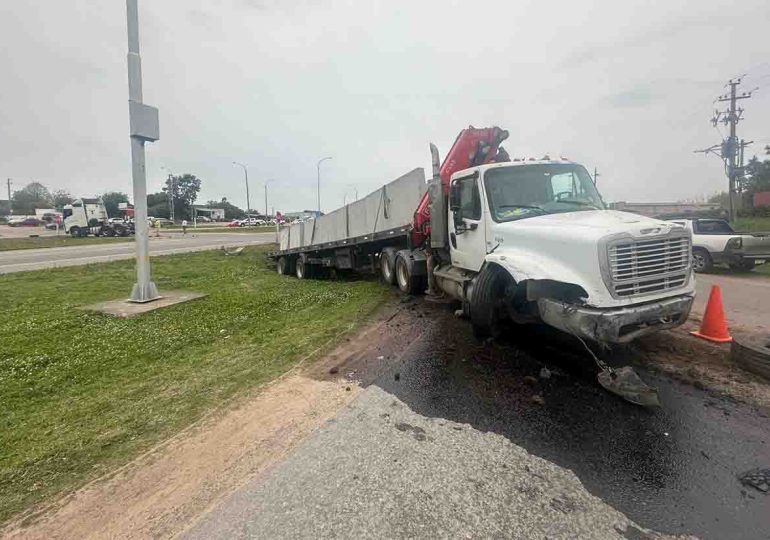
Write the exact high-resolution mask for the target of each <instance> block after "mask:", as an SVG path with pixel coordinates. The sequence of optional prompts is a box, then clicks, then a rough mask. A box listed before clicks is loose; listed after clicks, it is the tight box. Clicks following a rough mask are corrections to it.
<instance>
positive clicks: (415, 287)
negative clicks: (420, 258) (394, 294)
mask: <svg viewBox="0 0 770 540" xmlns="http://www.w3.org/2000/svg"><path fill="white" fill-rule="evenodd" d="M395 269H396V272H395V274H396V283H397V284H398V288H399V290H400V291H401V292H402V293H404V294H418V293H419V292H420V291H421V290H422V289H423V277H424V276H418V275H415V272H414V261H413V260H412V259H411V258H409V257H404V256H403V255H401V254H398V255H396V265H395Z"/></svg>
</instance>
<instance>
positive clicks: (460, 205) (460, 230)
mask: <svg viewBox="0 0 770 540" xmlns="http://www.w3.org/2000/svg"><path fill="white" fill-rule="evenodd" d="M449 198H450V201H449V202H450V204H449V251H450V254H451V256H452V264H453V265H455V266H458V267H460V268H465V269H466V270H473V271H479V270H480V269H481V266H482V265H483V264H484V257H485V256H486V254H487V251H486V246H485V232H484V220H483V219H482V214H483V213H482V208H481V204H482V203H481V192H480V189H479V178H478V174H474V175H473V176H466V177H464V178H458V179H456V180H454V181H453V182H452V186H451V189H450V197H449Z"/></svg>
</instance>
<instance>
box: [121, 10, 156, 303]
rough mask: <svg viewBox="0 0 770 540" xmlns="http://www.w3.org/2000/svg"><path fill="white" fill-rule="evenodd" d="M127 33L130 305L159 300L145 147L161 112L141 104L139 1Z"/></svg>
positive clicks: (129, 12)
mask: <svg viewBox="0 0 770 540" xmlns="http://www.w3.org/2000/svg"><path fill="white" fill-rule="evenodd" d="M126 27H127V30H128V56H127V62H128V117H129V125H130V133H129V136H130V138H131V172H132V177H133V183H134V220H135V221H136V223H135V224H134V227H135V237H136V283H134V286H133V288H132V290H131V298H129V301H130V302H142V303H143V302H150V301H152V300H156V299H158V298H160V295H159V294H158V288H157V287H156V286H155V283H153V282H152V279H151V276H150V253H149V246H148V238H147V236H148V234H147V233H148V226H147V176H146V174H147V171H146V170H145V160H144V144H145V143H146V142H153V141H157V140H158V139H159V138H160V135H159V127H158V109H156V108H155V107H151V106H149V105H145V104H144V103H142V59H141V57H140V56H139V7H138V5H137V0H126Z"/></svg>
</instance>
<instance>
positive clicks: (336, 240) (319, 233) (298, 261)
mask: <svg viewBox="0 0 770 540" xmlns="http://www.w3.org/2000/svg"><path fill="white" fill-rule="evenodd" d="M426 190H427V184H426V182H425V171H424V170H423V169H421V168H417V169H414V170H412V171H410V172H408V173H406V174H405V175H403V176H401V177H399V178H397V179H396V180H393V181H392V182H389V183H387V184H385V185H384V186H383V187H381V188H380V189H378V190H376V191H374V192H372V193H370V194H368V195H366V196H365V197H363V198H361V199H359V200H358V201H355V202H352V203H350V204H347V205H345V206H343V207H342V208H339V209H337V210H335V211H334V212H331V213H329V214H326V215H324V216H320V217H318V218H315V219H310V220H307V221H304V222H299V223H294V224H291V225H288V226H285V227H281V229H280V231H279V249H278V250H277V251H274V252H271V253H268V257H270V258H271V259H273V260H274V261H275V262H276V265H277V267H278V272H279V273H281V274H294V275H296V276H297V277H298V278H300V279H305V278H308V277H311V276H313V275H314V274H317V273H319V272H321V271H324V270H329V269H334V270H342V271H345V270H356V271H372V272H376V271H380V267H381V266H382V261H381V258H382V254H383V253H385V254H387V258H388V259H389V260H388V261H387V262H388V263H393V262H394V261H395V256H396V253H397V252H399V251H402V250H409V251H410V252H411V250H412V248H413V247H414V246H412V245H411V239H412V234H411V233H412V224H413V220H414V209H415V208H416V207H417V205H418V204H419V202H420V200H421V199H422V197H423V196H424V194H425V192H426ZM418 258H420V257H419V255H418ZM423 260H424V259H423ZM420 266H421V267H423V266H424V265H422V264H421V265H420ZM392 269H393V267H392V266H390V268H389V270H390V271H391V272H392ZM421 273H422V274H424V272H421Z"/></svg>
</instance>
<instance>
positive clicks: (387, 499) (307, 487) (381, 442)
mask: <svg viewBox="0 0 770 540" xmlns="http://www.w3.org/2000/svg"><path fill="white" fill-rule="evenodd" d="M405 310H406V311H407V312H408V314H409V317H407V318H404V317H398V318H395V319H394V320H393V322H392V327H391V328H390V329H389V331H390V332H394V333H398V332H401V331H403V326H404V325H416V324H419V325H422V326H423V327H424V329H425V330H424V331H423V333H422V334H421V336H420V337H419V338H418V339H416V340H414V341H413V342H412V343H411V344H410V345H409V346H408V347H407V348H406V349H405V350H404V351H402V353H401V355H400V356H399V357H398V358H397V359H396V360H393V362H394V365H391V366H390V368H389V371H387V372H385V373H382V372H381V371H379V372H378V373H377V376H376V377H374V376H373V377H371V380H367V378H366V377H365V376H363V377H362V380H361V383H362V384H364V385H366V384H369V387H368V388H367V390H366V391H365V392H364V393H363V394H362V395H361V396H359V397H358V398H357V399H356V400H355V401H354V402H353V403H352V404H351V405H350V406H349V407H348V408H346V409H345V410H343V411H342V412H341V413H340V414H339V415H338V416H337V417H336V418H335V419H334V420H332V421H330V422H329V423H327V424H326V425H325V426H324V427H323V428H321V429H320V430H319V431H318V432H316V433H315V434H314V435H313V436H311V437H310V438H309V439H308V440H307V441H306V443H305V444H304V445H302V446H301V447H300V448H299V449H298V450H297V451H296V452H295V453H294V454H292V455H291V456H289V457H288V458H287V459H286V460H285V461H283V462H282V463H280V464H278V465H277V466H276V467H275V468H274V469H273V470H272V471H270V473H269V474H267V475H266V476H265V477H263V478H258V479H255V480H253V481H251V482H250V483H248V484H247V485H246V486H244V487H243V488H242V489H240V490H238V491H237V492H236V493H234V494H233V495H232V496H231V497H229V498H228V499H226V500H224V501H223V502H222V503H221V504H220V505H219V506H218V507H216V508H215V509H214V510H213V511H212V512H210V513H209V514H208V515H207V516H204V518H203V519H202V520H201V522H200V523H198V524H197V525H195V526H194V527H193V529H191V530H190V531H188V537H190V538H216V537H219V538H230V537H345V538H356V537H362V536H368V537H372V536H375V537H424V536H432V537H516V538H533V537H537V538H542V537H548V538H658V536H657V535H655V534H654V533H652V532H651V531H659V532H661V533H666V534H671V535H695V536H698V537H701V538H714V539H723V538H735V539H744V538H745V539H755V538H770V497H768V496H766V495H763V494H762V493H761V492H760V491H758V490H755V489H752V488H749V487H747V486H744V485H742V484H741V483H740V481H739V480H738V475H740V473H742V472H744V471H747V470H751V469H755V468H764V467H767V465H768V461H770V449H769V448H768V440H769V439H770V426H769V425H768V424H770V422H768V417H767V411H762V410H757V409H755V408H753V407H750V406H747V405H743V404H740V403H736V402H732V401H729V400H725V399H723V398H719V397H715V396H711V395H709V394H708V393H706V392H704V391H702V390H698V389H696V388H693V387H690V386H687V385H683V384H681V383H678V382H675V381H672V380H670V379H668V378H665V377H661V376H657V375H653V374H651V373H648V372H646V371H644V370H643V369H639V372H640V374H641V376H642V377H643V378H644V379H645V380H646V381H647V382H648V383H650V384H652V385H654V386H655V387H657V388H658V390H659V392H660V398H661V403H662V407H661V408H659V409H644V408H640V407H637V406H634V405H631V404H628V403H626V402H624V401H622V400H621V399H619V398H618V397H616V396H613V395H610V394H608V393H607V392H605V391H604V390H603V389H601V388H600V387H599V386H598V384H597V383H596V380H595V375H596V368H595V367H594V366H593V364H592V363H591V362H590V360H588V359H587V358H586V355H585V352H584V351H581V349H580V346H579V344H577V345H576V344H574V343H571V342H570V341H569V340H567V339H565V338H564V337H563V336H561V335H559V334H557V333H554V332H550V331H548V330H547V329H543V328H538V327H520V328H519V330H518V331H517V335H515V336H509V338H508V339H507V340H503V341H500V342H497V343H487V344H480V343H478V342H477V341H475V340H474V339H473V338H472V336H471V331H470V328H469V325H468V324H467V323H466V322H465V321H460V320H457V319H455V318H454V317H453V316H452V313H451V310H450V309H448V308H447V307H446V306H434V305H429V304H427V303H423V302H414V303H413V304H412V305H409V306H408V307H406V308H405ZM378 358H383V357H378ZM543 367H546V368H547V369H546V370H543V369H542V368H543Z"/></svg>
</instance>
